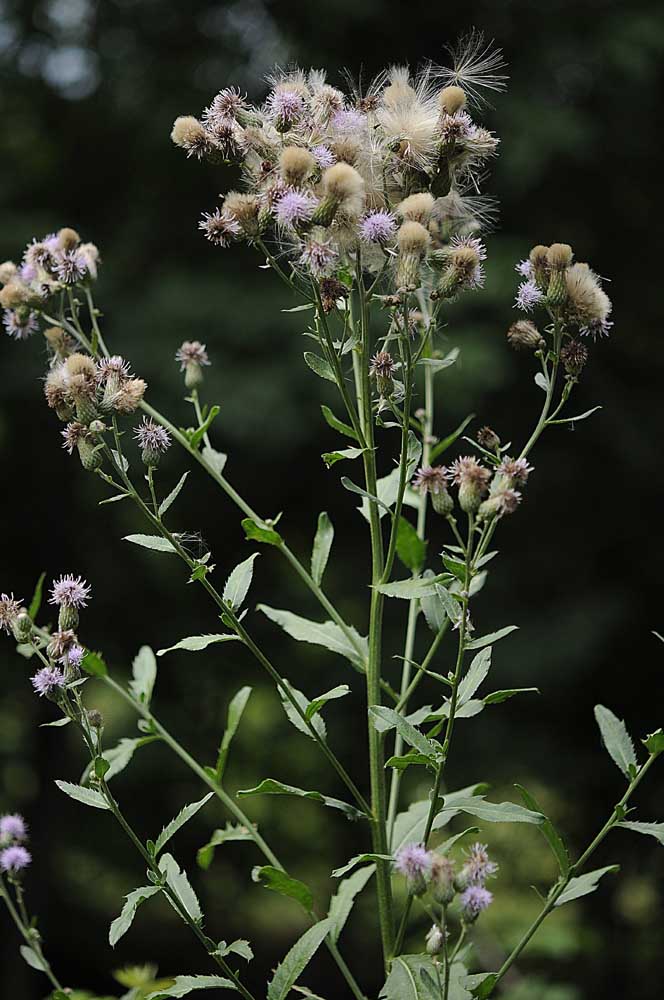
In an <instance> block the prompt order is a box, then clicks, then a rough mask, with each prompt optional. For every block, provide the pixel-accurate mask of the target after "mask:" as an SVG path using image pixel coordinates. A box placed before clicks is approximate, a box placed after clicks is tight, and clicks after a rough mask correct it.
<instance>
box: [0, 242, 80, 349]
mask: <svg viewBox="0 0 664 1000" xmlns="http://www.w3.org/2000/svg"><path fill="white" fill-rule="evenodd" d="M98 263H99V251H98V250H97V247H96V246H95V245H94V243H82V242H81V238H80V236H79V235H78V233H77V232H76V230H74V229H70V228H64V229H60V230H59V231H58V232H57V233H49V234H48V235H47V236H44V237H42V239H35V240H33V241H32V242H31V243H29V244H28V246H27V247H26V249H25V252H24V254H23V258H22V260H21V262H20V264H18V265H17V264H15V263H14V262H13V261H10V260H8V261H5V262H4V263H3V264H0V285H2V286H3V287H2V290H1V291H0V305H1V306H2V307H3V310H4V312H3V325H4V328H5V331H6V332H7V333H8V334H9V336H10V337H14V338H15V339H16V340H24V339H25V338H27V337H29V336H30V334H32V333H34V332H35V331H36V330H37V329H38V318H39V312H40V311H41V310H43V309H44V307H45V306H46V304H47V303H48V302H49V300H50V299H51V298H52V297H53V296H54V295H56V294H57V293H59V292H62V291H66V290H67V289H71V288H74V287H75V286H77V285H86V284H88V283H90V282H91V281H93V280H94V279H95V278H96V277H97V265H98Z"/></svg>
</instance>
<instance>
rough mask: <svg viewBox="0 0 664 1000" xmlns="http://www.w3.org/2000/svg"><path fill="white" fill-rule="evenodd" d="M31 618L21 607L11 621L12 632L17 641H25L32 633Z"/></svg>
mask: <svg viewBox="0 0 664 1000" xmlns="http://www.w3.org/2000/svg"><path fill="white" fill-rule="evenodd" d="M32 629H33V624H32V618H31V617H30V615H29V614H28V612H27V611H26V609H25V608H21V610H20V611H19V613H18V615H17V616H16V618H15V619H14V621H13V623H12V632H13V634H14V638H15V639H16V641H17V642H27V641H28V639H29V638H30V636H31V635H32Z"/></svg>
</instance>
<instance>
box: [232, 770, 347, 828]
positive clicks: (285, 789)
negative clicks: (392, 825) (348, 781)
mask: <svg viewBox="0 0 664 1000" xmlns="http://www.w3.org/2000/svg"><path fill="white" fill-rule="evenodd" d="M237 795H238V797H241V796H247V795H295V796H298V797H299V798H302V799H313V801H314V802H322V803H323V805H325V806H329V808H331V809H339V810H341V812H343V813H345V814H346V816H348V818H349V819H361V818H362V816H363V813H361V812H360V810H359V809H356V808H355V806H351V805H349V804H348V803H347V802H342V801H340V800H339V799H332V798H330V797H329V796H327V795H323V794H321V792H307V791H305V790H304V789H302V788H295V787H294V786H293V785H285V784H284V783H283V782H281V781H276V780H275V779H274V778H264V779H263V780H262V781H261V783H260V785H256V787H255V788H244V789H240V790H239V791H238V792H237Z"/></svg>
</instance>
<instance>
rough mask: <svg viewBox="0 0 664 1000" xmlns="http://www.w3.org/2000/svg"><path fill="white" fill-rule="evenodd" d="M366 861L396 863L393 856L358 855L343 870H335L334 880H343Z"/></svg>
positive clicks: (333, 873) (333, 872)
mask: <svg viewBox="0 0 664 1000" xmlns="http://www.w3.org/2000/svg"><path fill="white" fill-rule="evenodd" d="M365 861H394V858H393V857H392V855H391V854H356V855H355V857H354V858H351V859H350V861H348V862H347V863H346V864H345V865H343V866H342V867H341V868H335V869H334V870H333V871H332V878H342V877H343V876H344V875H346V874H347V873H348V872H349V871H350V870H351V869H352V868H355V867H356V865H361V864H364V862H365Z"/></svg>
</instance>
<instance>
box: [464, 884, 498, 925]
mask: <svg viewBox="0 0 664 1000" xmlns="http://www.w3.org/2000/svg"><path fill="white" fill-rule="evenodd" d="M492 901H493V894H492V893H490V892H489V890H488V889H484V888H482V886H479V885H471V886H468V888H467V889H466V891H465V892H463V893H462V894H461V897H460V900H459V902H460V903H461V912H462V914H463V918H464V920H466V921H467V922H468V923H472V921H473V920H477V918H478V917H479V915H480V913H482V911H483V910H486V908H487V906H490V905H491V903H492Z"/></svg>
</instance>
